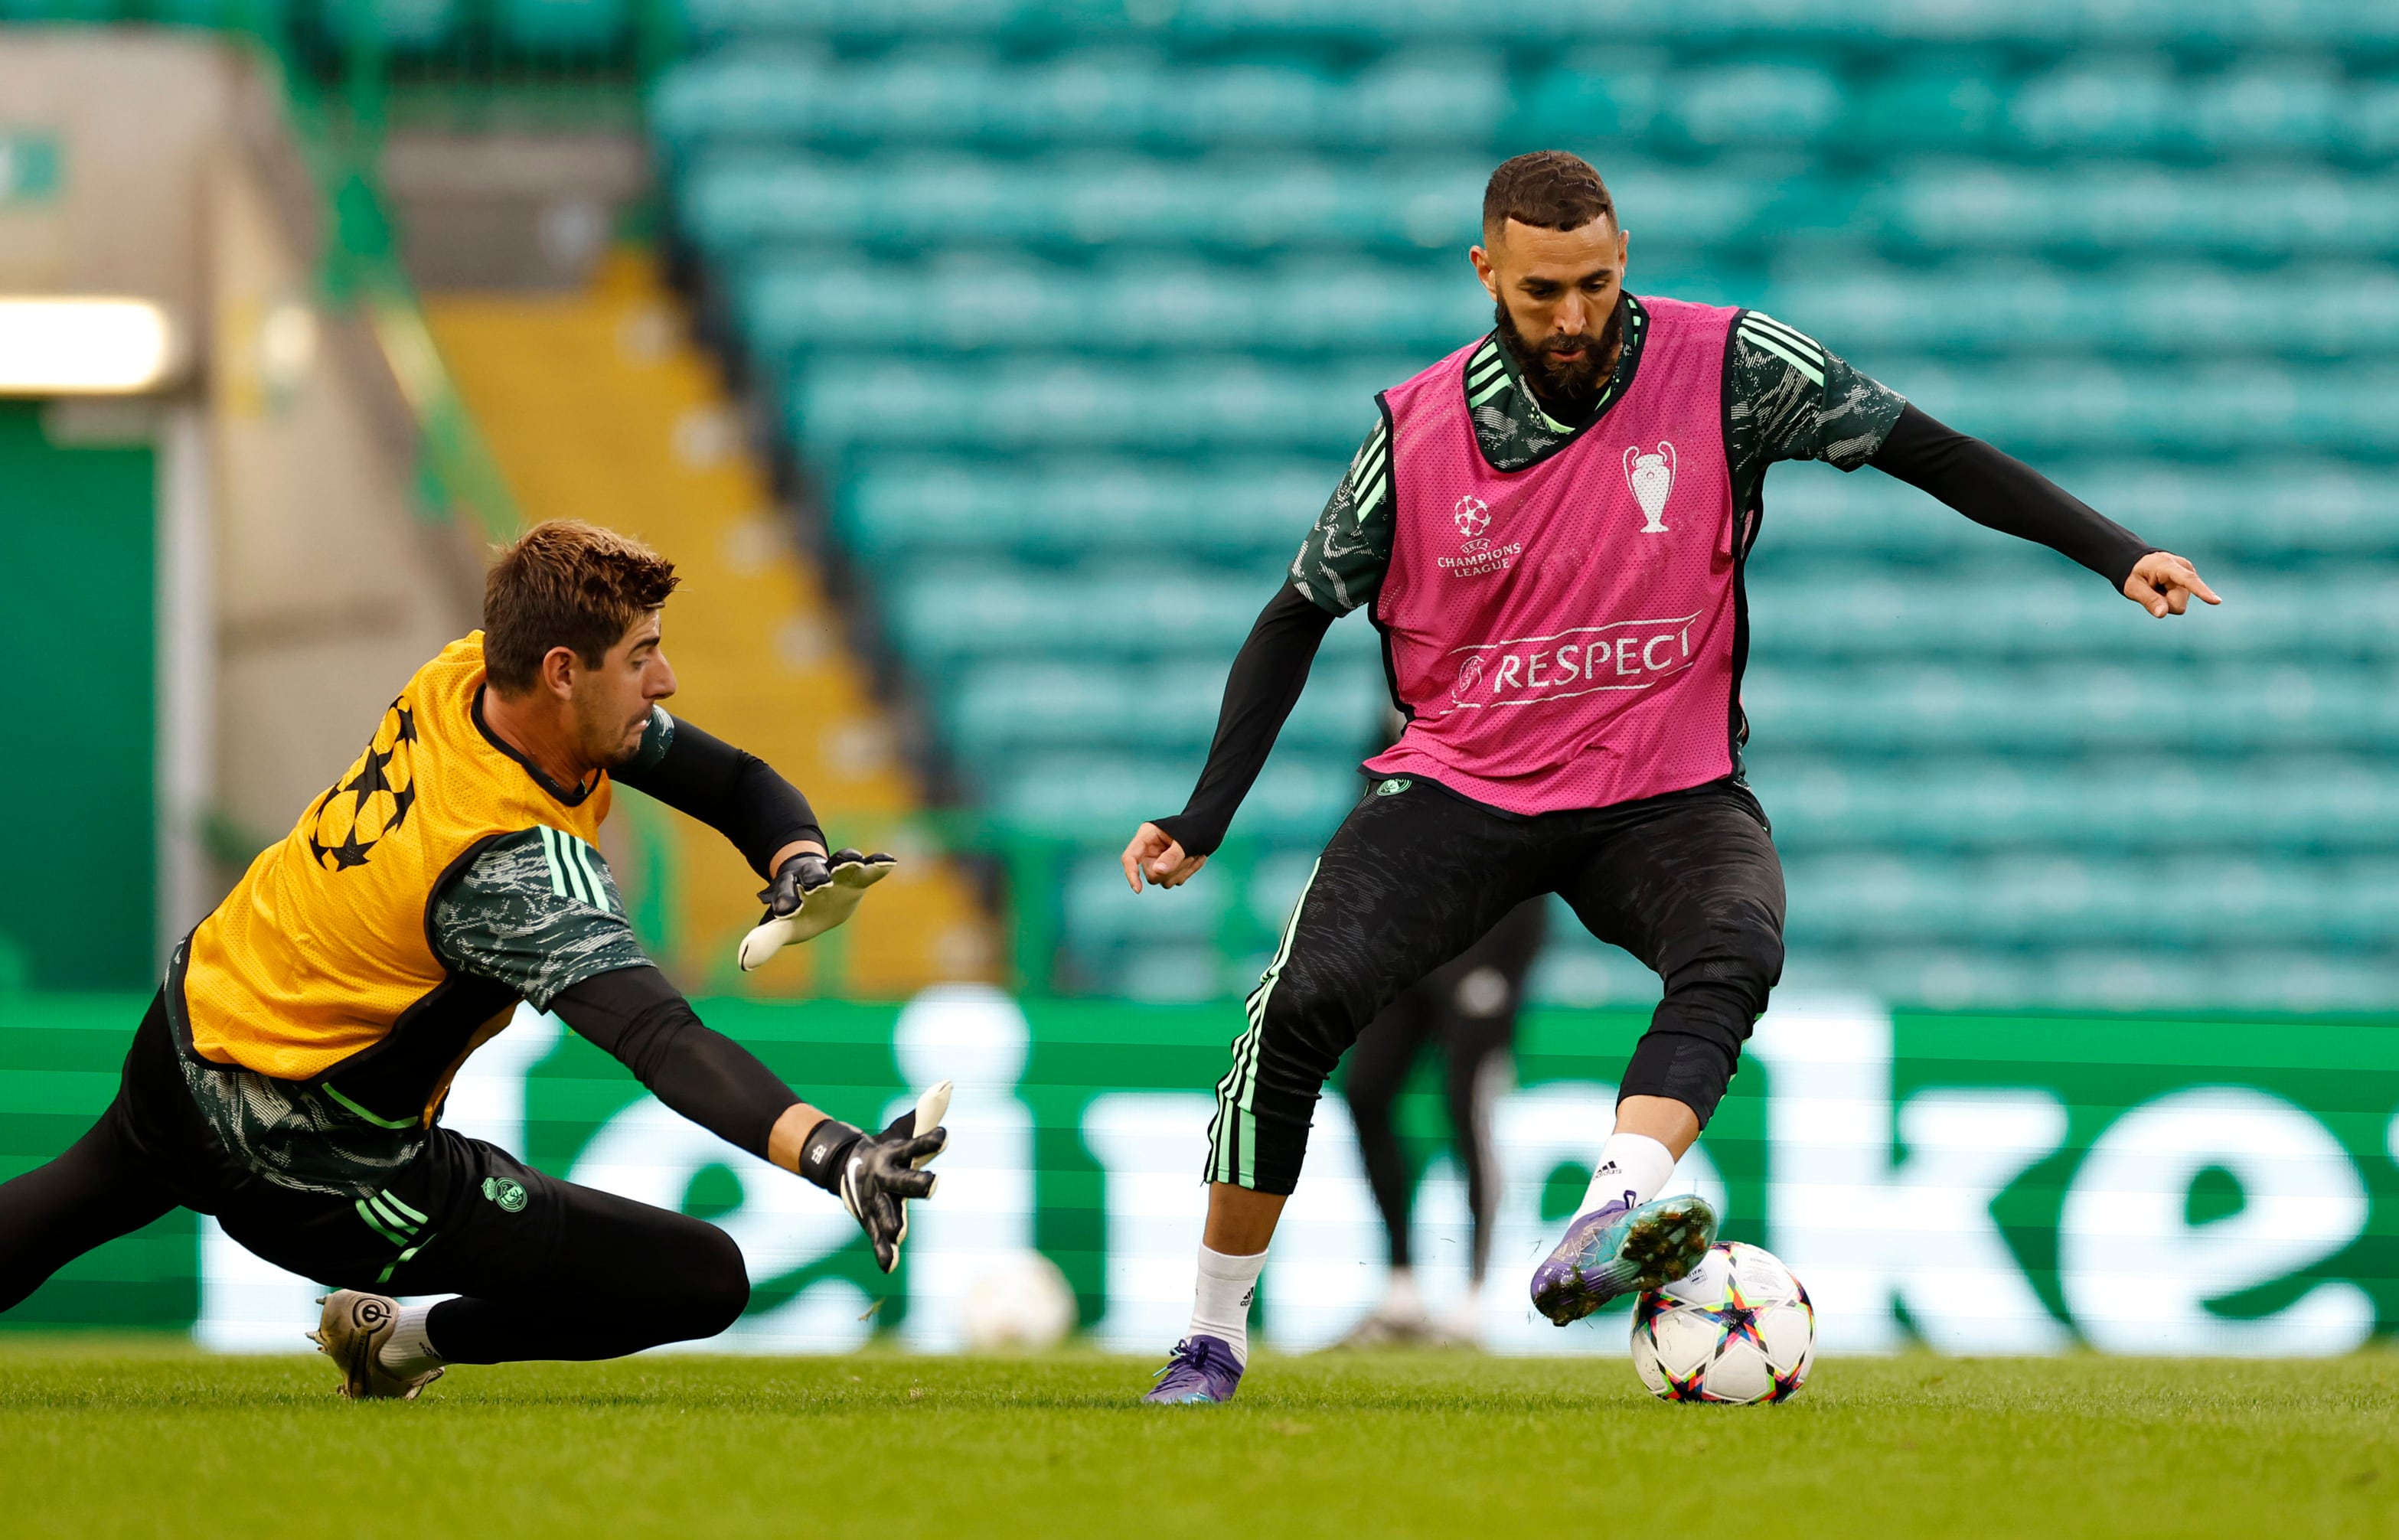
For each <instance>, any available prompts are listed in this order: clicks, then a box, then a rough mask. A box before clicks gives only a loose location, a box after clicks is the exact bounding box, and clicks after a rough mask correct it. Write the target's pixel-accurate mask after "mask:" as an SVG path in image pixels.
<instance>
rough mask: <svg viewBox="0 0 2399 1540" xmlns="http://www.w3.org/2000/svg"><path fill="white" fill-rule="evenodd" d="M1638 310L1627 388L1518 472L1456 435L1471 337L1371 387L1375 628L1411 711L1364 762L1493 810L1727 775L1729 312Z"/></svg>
mask: <svg viewBox="0 0 2399 1540" xmlns="http://www.w3.org/2000/svg"><path fill="white" fill-rule="evenodd" d="M1641 303H1642V304H1643V306H1644V307H1645V308H1646V309H1647V312H1648V334H1647V340H1646V341H1645V342H1644V344H1643V346H1642V351H1641V358H1640V366H1639V368H1638V369H1637V371H1635V372H1634V375H1633V386H1632V388H1631V389H1630V390H1628V391H1627V392H1626V393H1625V395H1624V397H1623V398H1622V399H1620V400H1619V401H1618V402H1617V403H1616V404H1615V405H1614V406H1612V407H1610V408H1609V409H1608V410H1607V412H1606V413H1605V414H1604V415H1603V416H1602V417H1601V418H1600V419H1599V421H1598V422H1597V423H1595V424H1593V425H1592V426H1590V427H1588V428H1585V429H1584V430H1583V431H1582V433H1581V434H1580V435H1579V437H1578V438H1577V439H1575V440H1574V442H1572V443H1570V444H1568V445H1567V446H1566V447H1565V449H1563V450H1560V451H1559V452H1558V453H1555V454H1552V456H1550V458H1548V459H1546V460H1544V461H1542V462H1541V463H1540V464H1538V465H1536V466H1530V467H1528V468H1526V469H1524V470H1519V471H1498V470H1494V469H1492V468H1491V465H1490V462H1488V461H1486V460H1485V459H1484V457H1483V451H1482V448H1481V446H1480V445H1479V444H1477V443H1476V441H1475V438H1474V424H1473V421H1472V420H1471V417H1470V416H1469V415H1468V410H1467V405H1466V388H1465V379H1464V373H1465V369H1466V363H1467V359H1468V358H1470V357H1471V356H1472V354H1473V353H1474V351H1475V348H1474V347H1473V346H1469V347H1465V348H1461V349H1459V350H1458V351H1457V352H1456V353H1453V354H1451V355H1450V356H1449V357H1448V358H1443V360H1442V361H1441V362H1439V363H1437V364H1435V365H1433V366H1432V367H1431V368H1430V369H1428V370H1426V371H1424V372H1423V373H1421V374H1418V375H1416V377H1415V378H1413V379H1411V380H1409V381H1408V382H1407V383H1405V384H1404V385H1398V386H1396V387H1394V388H1392V389H1391V390H1389V391H1386V392H1385V393H1384V397H1383V399H1384V401H1385V402H1386V404H1387V405H1388V406H1389V409H1390V413H1391V456H1392V466H1393V472H1394V477H1393V492H1394V494H1395V496H1396V499H1397V507H1396V510H1395V512H1394V515H1393V517H1394V519H1395V520H1396V521H1397V522H1396V528H1395V530H1394V533H1393V538H1392V548H1391V562H1390V566H1389V570H1388V571H1387V572H1386V574H1385V575H1384V578H1383V587H1382V591H1381V593H1380V594H1379V595H1378V596H1377V597H1376V601H1375V618H1376V623H1377V624H1379V625H1380V626H1381V627H1382V628H1383V630H1384V633H1385V636H1386V638H1387V639H1388V641H1389V645H1390V652H1391V663H1392V669H1393V675H1394V678H1395V680H1396V682H1397V684H1398V690H1399V696H1400V699H1401V700H1402V701H1403V703H1404V704H1405V705H1406V706H1407V707H1408V709H1409V710H1410V712H1411V713H1412V716H1411V720H1410V721H1409V723H1408V725H1407V730H1406V731H1405V732H1404V733H1403V734H1402V735H1401V737H1400V741H1399V742H1398V743H1396V744H1394V745H1393V746H1392V747H1391V748H1390V749H1389V750H1387V751H1385V752H1384V753H1382V754H1379V755H1377V756H1376V757H1375V758H1374V759H1371V760H1369V761H1367V762H1366V768H1367V769H1369V770H1371V771H1374V772H1376V774H1380V775H1392V776H1422V777H1426V778H1427V779H1430V780H1434V781H1438V782H1440V783H1441V784H1442V785H1443V786H1445V787H1448V788H1449V789H1450V790H1454V791H1457V792H1458V793H1460V794H1461V795H1464V796H1468V797H1471V798H1473V799H1474V800H1475V801H1477V802H1481V803H1487V804H1490V805H1492V806H1494V807H1499V808H1504V809H1506V810H1507V811H1509V812H1511V813H1552V812H1558V811H1562V810H1564V809H1567V808H1578V807H1606V806H1607V805H1609V804H1614V803H1620V802H1630V801H1633V799H1635V798H1639V797H1651V796H1657V795H1659V794H1660V793H1662V792H1667V791H1679V790H1683V789H1684V788H1686V787H1691V786H1698V785H1700V784H1701V783H1702V782H1705V781H1711V780H1716V779H1720V778H1721V777H1725V776H1728V775H1730V774H1731V773H1732V767H1733V735H1734V732H1735V731H1736V726H1735V724H1736V723H1737V722H1738V720H1739V719H1738V717H1737V716H1736V714H1735V710H1734V688H1735V675H1736V672H1737V669H1738V664H1737V661H1736V650H1737V648H1738V647H1739V646H1740V638H1739V636H1738V632H1739V630H1740V624H1739V612H1740V601H1739V595H1738V592H1737V584H1738V578H1739V562H1738V561H1737V559H1736V558H1737V551H1738V547H1739V541H1740V539H1741V532H1740V531H1739V530H1737V529H1736V528H1735V519H1734V513H1733V503H1732V476H1731V471H1730V468H1729V466H1728V463H1727V456H1726V449H1725V425H1724V368H1725V346H1726V342H1727V339H1728V335H1729V333H1730V331H1731V328H1732V323H1733V319H1734V317H1736V316H1737V315H1738V314H1739V312H1738V311H1734V310H1728V309H1718V308H1716V307H1715V306H1712V305H1702V304H1686V303H1685V302H1683V301H1680V300H1663V299H1658V300H1653V299H1648V298H1646V297H1645V298H1644V299H1643V300H1642V302H1641ZM1476 345H1478V346H1479V345H1480V344H1476Z"/></svg>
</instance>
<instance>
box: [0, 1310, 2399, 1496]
mask: <svg viewBox="0 0 2399 1540" xmlns="http://www.w3.org/2000/svg"><path fill="white" fill-rule="evenodd" d="M1149 1367H1151V1366H1150V1365H1148V1364H1146V1363H1142V1362H1137V1361H1134V1360H1131V1359H1123V1358H1102V1357H1099V1356H1096V1355H1073V1354H1069V1355H1061V1356H1056V1357H1050V1358H1029V1359H973V1358H906V1357H900V1356H894V1355H883V1354H868V1355H864V1356H861V1357H856V1358H811V1359H739V1358H638V1359H632V1360H628V1361H624V1362H619V1363H613V1364H590V1365H578V1364H540V1365H518V1366H512V1367H507V1368H496V1369H472V1368H469V1369H458V1370H453V1371H451V1373H450V1375H449V1377H448V1378H446V1379H444V1380H443V1381H441V1382H440V1384H439V1385H436V1386H434V1388H433V1389H432V1391H431V1392H429V1393H428V1395H427V1398H425V1399H424V1400H422V1401H419V1402H417V1403H415V1404H413V1405H407V1404H397V1403H370V1404H365V1405H359V1406H350V1405H347V1404H346V1403H344V1402H342V1401H340V1400H338V1399H337V1398H335V1397H334V1395H333V1393H332V1385H331V1381H330V1378H329V1376H330V1370H329V1367H328V1366H327V1365H325V1364H324V1363H323V1362H322V1361H321V1360H316V1359H310V1358H290V1359H258V1358H249V1359H244V1358H203V1357H200V1356H198V1355H197V1354H194V1353H191V1352H189V1351H187V1350H183V1349H168V1348H162V1347H147V1348H145V1347H142V1346H140V1345H139V1344H131V1345H129V1344H123V1343H115V1344H106V1343H91V1344H76V1343H75V1342H73V1341H71V1340H54V1341H48V1342H45V1341H41V1340H34V1341H25V1340H22V1339H20V1340H19V1341H18V1342H17V1343H16V1344H12V1345H10V1346H8V1347H7V1348H6V1349H0V1533H7V1534H10V1535H61V1536H65V1535H73V1536H76V1537H78V1540H83V1537H92V1536H112V1535H145V1536H149V1535H183V1534H193V1535H200V1534H206V1535H229V1536H240V1537H242V1540H274V1537H278V1536H294V1537H298V1536H306V1537H309V1540H322V1537H325V1536H332V1535H340V1536H385V1535H389V1536H395V1537H398V1536H406V1537H411V1540H421V1537H423V1536H427V1535H442V1534H461V1535H466V1534H471V1535H476V1536H485V1535H489V1536H520V1535H522V1536H550V1535H558V1536H575V1537H576V1540H595V1537H603V1536H607V1537H614V1536H628V1535H630V1536H644V1535H663V1536H673V1537H675V1540H713V1537H716V1536H746V1535H760V1536H768V1535H771V1536H775V1537H778V1540H813V1537H816V1536H852V1535H855V1536H861V1537H867V1536H871V1537H874V1540H892V1537H895V1536H898V1537H906V1536H912V1535H922V1536H928V1537H932V1536H939V1537H942V1540H950V1537H959V1540H966V1537H978V1536H984V1535H1016V1534H1023V1535H1039V1536H1044V1537H1065V1536H1079V1535H1109V1536H1134V1535H1139V1536H1152V1535H1155V1536H1182V1535H1191V1536H1201V1535H1205V1536H1210V1537H1220V1536H1225V1535H1243V1536H1248V1535H1340V1536H1352V1535H1357V1536H1376V1537H1381V1536H1401V1535H1476V1536H1481V1535H1514V1534H1527V1535H1529V1534H1537V1533H1538V1534H1542V1535H1554V1534H1558V1533H1573V1534H1590V1535H1603V1536H1609V1535H1622V1536H1667V1535H1684V1534H1701V1533H1719V1534H1721V1533H1757V1534H1774V1535H1811V1534H1826V1535H1833V1534H1839V1535H1873V1536H1904V1535H1962V1536H2010V1535H2024V1536H2037V1537H2040V1540H2064V1537H2067V1536H2076V1535H2096V1536H2107V1537H2109V1540H2119V1537H2123V1536H2135V1535H2177V1536H2179V1535H2197V1534H2224V1535H2243V1536H2257V1535H2270V1534H2305V1535H2309V1536H2329V1535H2383V1536H2389V1535H2399V1354H2392V1353H2390V1352H2387V1351H2386V1352H2376V1353H2369V1354H2365V1355H2361V1356H2358V1357H2355V1358H2345V1359H2336V1360H2333V1361H2330V1362H2302V1363H2290V1364H2284V1363H2227V1362H2206V1361H2202V1362H2163V1361H2137V1360H2136V1361H2125V1360H2109V1359H2101V1358H2064V1359H2054V1360H2044V1361H2029V1360H2026V1361H2015V1360H1959V1359H1940V1358H1929V1357H1907V1358H1888V1359H1831V1360H1827V1361H1825V1362H1823V1363H1821V1364H1819V1365H1818V1366H1817V1369H1816V1374H1815V1377H1814V1379H1813V1381H1812V1382H1811V1383H1810V1384H1809V1387H1808V1389H1807V1390H1806V1392H1805V1393H1804V1394H1802V1395H1801V1396H1800V1397H1799V1398H1797V1399H1796V1401H1794V1402H1792V1403H1791V1404H1789V1405H1787V1406H1782V1407H1755V1408H1725V1407H1681V1406H1665V1405H1661V1404H1660V1403H1658V1402H1655V1401H1653V1400H1651V1399H1650V1398H1649V1397H1648V1396H1647V1394H1646V1393H1645V1392H1644V1391H1643V1390H1642V1389H1641V1387H1640V1385H1639V1384H1638V1383H1637V1382H1636V1381H1635V1380H1634V1379H1633V1371H1632V1370H1631V1368H1630V1367H1629V1366H1628V1365H1626V1364H1624V1363H1622V1362H1620V1361H1616V1360H1607V1361H1601V1362H1596V1363H1588V1362H1575V1361H1567V1360H1558V1359H1505V1358H1481V1357H1474V1356H1468V1355H1461V1354H1411V1355H1391V1356H1382V1355H1376V1356H1348V1355H1336V1354H1326V1355H1321V1356H1316V1357H1311V1358H1260V1360H1259V1361H1258V1362H1257V1363H1256V1364H1255V1365H1254V1366H1253V1368H1252V1370H1251V1372H1250V1375H1249V1379H1248V1383H1247V1384H1245V1385H1243V1386H1242V1390H1241V1396H1240V1400H1239V1401H1237V1402H1236V1403H1234V1404H1233V1405H1232V1406H1230V1407H1226V1408H1222V1409H1209V1408H1189V1409H1181V1410H1165V1409H1156V1408H1145V1407H1141V1406H1138V1405H1135V1404H1133V1403H1134V1398H1135V1397H1136V1396H1138V1395H1139V1393H1140V1391H1141V1390H1142V1389H1143V1388H1144V1386H1145V1383H1146V1379H1145V1376H1146V1371H1147V1370H1148V1368H1149Z"/></svg>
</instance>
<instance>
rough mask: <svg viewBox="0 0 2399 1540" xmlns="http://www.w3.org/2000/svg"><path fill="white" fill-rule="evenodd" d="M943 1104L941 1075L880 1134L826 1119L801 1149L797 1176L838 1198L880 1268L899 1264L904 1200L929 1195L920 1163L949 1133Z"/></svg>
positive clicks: (946, 1102)
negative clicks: (943, 1123) (857, 1225)
mask: <svg viewBox="0 0 2399 1540" xmlns="http://www.w3.org/2000/svg"><path fill="white" fill-rule="evenodd" d="M949 1109H950V1083H949V1082H948V1081H946V1080H944V1081H942V1083H941V1084H940V1085H938V1086H936V1087H933V1088H932V1089H931V1090H928V1091H927V1092H926V1093H925V1094H924V1095H923V1096H920V1097H918V1098H917V1099H916V1105H915V1107H914V1108H913V1109H912V1110H910V1111H908V1112H905V1113H902V1114H900V1116H899V1117H897V1118H895V1119H893V1120H892V1124H891V1126H890V1127H889V1128H886V1129H884V1130H883V1131H882V1132H881V1133H879V1134H870V1133H868V1132H866V1130H864V1129H863V1128H859V1127H857V1126H856V1125H855V1124H850V1123H844V1122H842V1121H841V1120H840V1119H839V1118H834V1117H828V1118H826V1119H825V1120H824V1121H823V1122H821V1123H820V1124H818V1125H817V1126H816V1127H815V1128H812V1129H810V1130H809V1131H808V1141H807V1142H806V1144H804V1145H802V1146H801V1147H800V1175H802V1176H804V1177H806V1178H807V1179H808V1180H809V1181H810V1182H815V1183H816V1184H817V1185H818V1186H820V1187H821V1188H823V1189H824V1190H825V1191H826V1192H828V1193H832V1194H834V1195H835V1196H838V1197H839V1198H840V1199H841V1206H842V1207H843V1208H845V1209H848V1210H849V1217H850V1218H852V1219H854V1220H856V1221H858V1224H859V1228H860V1229H861V1230H864V1231H865V1232H866V1238H867V1239H868V1240H869V1241H870V1242H872V1243H873V1245H874V1265H875V1266H877V1267H879V1268H881V1269H883V1271H885V1272H887V1273H888V1272H889V1271H891V1269H892V1268H894V1267H896V1266H898V1265H899V1264H900V1243H901V1241H904V1240H906V1239H907V1238H908V1200H909V1199H910V1198H912V1197H931V1196H933V1187H934V1184H935V1182H936V1180H937V1179H936V1178H935V1177H934V1175H933V1173H932V1172H930V1171H928V1170H926V1169H924V1168H925V1167H926V1166H927V1165H928V1164H929V1163H930V1162H931V1161H932V1158H933V1157H934V1156H935V1155H940V1154H941V1153H942V1147H943V1146H944V1145H946V1144H947V1143H948V1142H949V1140H950V1131H949V1130H948V1129H947V1128H942V1127H941V1121H942V1114H943V1113H945V1112H947V1111H949ZM919 1128H922V1129H924V1130H925V1131H924V1132H923V1133H918V1132H917V1131H916V1130H917V1129H919Z"/></svg>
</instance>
